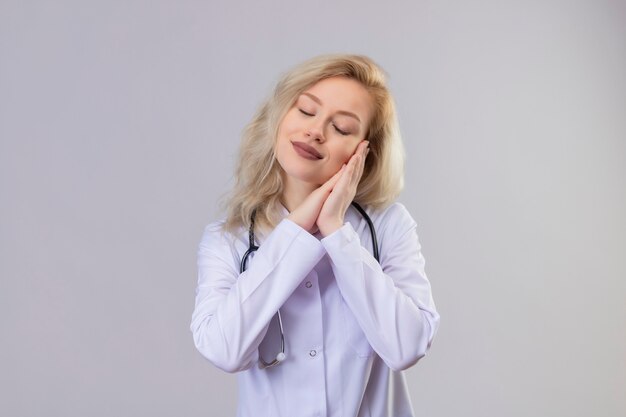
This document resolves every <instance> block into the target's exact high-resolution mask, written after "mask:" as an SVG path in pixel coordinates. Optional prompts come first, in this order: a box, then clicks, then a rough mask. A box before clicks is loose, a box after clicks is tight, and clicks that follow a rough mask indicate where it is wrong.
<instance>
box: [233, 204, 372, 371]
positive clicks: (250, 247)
mask: <svg viewBox="0 0 626 417" xmlns="http://www.w3.org/2000/svg"><path fill="white" fill-rule="evenodd" d="M352 206H353V207H354V208H355V209H356V210H357V211H358V212H359V213H361V216H363V218H364V219H365V221H366V222H367V225H368V227H369V229H370V235H371V237H372V252H373V255H374V258H375V259H376V261H378V262H379V263H380V259H379V255H378V240H377V239H376V230H375V229H374V223H372V219H370V216H368V215H367V213H366V212H365V210H363V207H361V206H360V205H359V204H357V203H355V202H354V201H353V202H352ZM255 216H256V209H255V210H253V211H252V215H251V216H250V229H249V230H248V243H249V245H248V250H247V251H246V253H244V254H243V258H241V264H240V265H239V273H243V272H244V271H245V270H246V268H247V266H248V257H249V256H250V254H251V253H252V252H255V251H257V250H258V249H259V246H258V245H255V244H254V218H255ZM276 314H277V315H278V326H279V327H280V353H278V355H276V359H274V360H273V361H271V362H266V361H265V360H263V358H262V357H261V355H259V362H260V363H259V367H260V368H269V367H270V366H274V365H278V364H279V363H280V362H282V361H283V360H284V359H285V333H284V332H283V320H282V318H281V316H280V309H278V311H277V312H276Z"/></svg>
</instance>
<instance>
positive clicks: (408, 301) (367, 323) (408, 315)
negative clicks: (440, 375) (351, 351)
mask: <svg viewBox="0 0 626 417" xmlns="http://www.w3.org/2000/svg"><path fill="white" fill-rule="evenodd" d="M383 216H384V217H383V218H382V220H381V222H380V225H379V226H378V227H377V228H378V230H377V232H378V233H379V235H378V241H379V244H380V264H379V263H378V262H377V261H376V259H374V257H373V256H372V255H371V254H370V253H369V252H368V251H367V250H366V249H365V248H364V247H363V246H361V243H360V240H359V235H358V234H357V233H356V231H355V230H354V229H353V227H352V225H351V224H350V223H345V224H344V225H343V226H342V227H341V228H340V229H338V230H337V231H335V232H334V233H332V234H330V235H329V236H327V237H325V238H324V239H322V240H321V242H322V244H323V246H324V248H325V250H326V252H327V253H328V255H329V258H330V262H331V267H332V269H333V273H334V275H335V280H336V282H337V286H338V287H339V290H340V292H341V295H342V297H343V298H344V300H345V302H346V304H347V305H348V307H349V308H350V310H351V311H352V313H353V314H354V316H355V318H356V320H357V323H358V324H359V326H360V327H361V329H362V330H363V333H364V334H365V336H366V338H367V340H368V342H369V344H370V345H371V347H372V348H373V349H374V351H375V352H376V353H377V354H378V355H379V356H380V357H381V359H382V360H383V361H384V362H385V363H386V364H387V366H389V367H390V368H391V369H393V370H402V369H406V368H408V367H410V366H412V365H413V364H415V363H416V362H417V361H418V360H419V359H420V358H421V357H423V356H424V355H425V354H426V351H427V350H428V348H429V347H430V344H431V342H432V340H433V337H434V335H435V333H436V331H437V328H438V326H439V314H438V313H437V310H436V308H435V304H434V301H433V298H432V294H431V287H430V283H429V281H428V279H427V277H426V274H425V272H424V263H425V262H424V257H423V256H422V253H421V250H420V249H421V246H420V243H419V239H418V236H417V233H416V223H415V221H414V220H413V219H412V218H411V216H410V214H409V213H408V211H407V210H406V209H405V208H404V206H402V205H401V204H399V203H396V204H394V205H392V206H391V207H390V208H389V209H388V210H387V211H386V212H385V213H384V214H383Z"/></svg>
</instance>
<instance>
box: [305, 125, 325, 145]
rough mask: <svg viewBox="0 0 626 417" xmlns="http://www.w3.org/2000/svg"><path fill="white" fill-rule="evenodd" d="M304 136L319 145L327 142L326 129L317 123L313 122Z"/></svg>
mask: <svg viewBox="0 0 626 417" xmlns="http://www.w3.org/2000/svg"><path fill="white" fill-rule="evenodd" d="M304 134H305V135H306V137H307V138H312V139H313V140H315V141H316V142H319V143H323V142H325V141H326V138H325V137H324V127H323V126H322V124H321V123H320V122H317V121H311V123H310V124H309V126H307V128H306V131H305V133H304Z"/></svg>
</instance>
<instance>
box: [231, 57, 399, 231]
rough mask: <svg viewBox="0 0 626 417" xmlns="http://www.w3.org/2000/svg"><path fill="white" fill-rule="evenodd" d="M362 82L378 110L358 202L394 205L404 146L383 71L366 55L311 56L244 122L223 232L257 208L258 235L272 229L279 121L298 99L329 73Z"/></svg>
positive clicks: (276, 215) (278, 182) (278, 180)
mask: <svg viewBox="0 0 626 417" xmlns="http://www.w3.org/2000/svg"><path fill="white" fill-rule="evenodd" d="M337 76H341V77H348V78H351V79H354V80H356V81H358V82H360V83H361V84H362V85H363V86H364V87H365V89H366V90H367V91H368V92H369V94H370V96H371V97H372V102H373V104H374V114H373V117H372V120H371V122H370V126H369V129H368V132H367V135H366V138H365V139H366V140H368V141H369V148H370V152H369V154H368V156H367V159H366V162H365V168H364V171H363V176H362V177H361V181H360V182H359V185H358V188H357V192H356V196H355V198H354V200H355V201H357V202H358V203H360V204H362V205H366V206H370V207H372V208H374V209H380V208H384V207H385V206H387V205H389V204H391V203H392V202H393V201H394V200H395V199H396V198H397V196H398V195H399V194H400V192H401V191H402V188H403V186H404V148H403V146H402V140H401V137H400V129H399V126H398V120H397V115H396V109H395V104H394V101H393V98H392V96H391V93H390V92H389V89H388V88H387V85H386V79H385V73H384V71H383V70H382V68H380V67H379V66H378V65H377V64H376V63H375V62H374V61H372V60H371V59H370V58H368V57H366V56H362V55H322V56H318V57H315V58H312V59H309V60H307V61H305V62H303V63H302V64H300V65H298V66H297V67H295V68H294V69H292V70H291V71H289V72H287V73H286V74H284V75H283V77H282V78H281V79H280V80H279V82H278V83H277V85H276V88H275V89H274V94H273V95H272V96H271V97H270V98H269V99H268V100H267V101H265V102H264V103H263V104H262V105H261V107H260V108H259V109H258V111H257V112H256V114H255V115H254V117H253V119H252V121H251V122H250V123H249V124H248V125H247V126H246V128H245V130H244V132H243V136H242V142H241V147H240V150H239V160H238V164H237V168H236V184H235V187H234V188H233V190H232V192H231V194H230V195H229V196H228V197H227V200H226V204H225V209H226V212H227V217H226V222H225V223H224V230H225V231H229V232H233V233H234V232H235V231H236V230H237V229H238V228H239V227H241V226H244V227H246V228H248V227H249V225H250V217H251V215H252V213H253V212H255V229H257V230H258V232H257V233H260V234H264V232H269V231H271V230H272V229H273V228H274V227H275V226H276V225H277V224H278V222H279V221H280V210H279V207H280V198H281V195H282V191H283V183H282V175H281V172H282V168H281V166H280V164H279V163H278V161H277V160H276V156H275V153H274V148H275V141H276V137H277V134H278V128H279V125H280V123H281V121H282V119H283V117H284V116H285V114H286V113H287V111H288V110H289V109H290V108H291V107H292V106H293V105H294V103H295V101H296V100H297V98H298V97H299V96H300V94H302V93H303V92H304V91H306V90H307V89H308V88H309V87H311V86H312V85H314V84H316V83H317V82H318V81H321V80H323V79H326V78H330V77H337Z"/></svg>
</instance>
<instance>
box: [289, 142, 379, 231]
mask: <svg viewBox="0 0 626 417" xmlns="http://www.w3.org/2000/svg"><path fill="white" fill-rule="evenodd" d="M368 145H369V142H367V141H362V142H361V143H359V145H358V146H357V148H356V151H355V152H354V154H353V155H352V156H351V157H350V160H349V161H348V163H347V164H344V165H343V166H342V167H341V169H340V170H339V171H338V172H337V173H336V174H335V175H333V176H332V177H331V178H330V179H329V180H328V181H326V182H325V183H324V184H322V185H321V186H320V187H319V188H317V189H315V190H314V191H313V192H312V193H311V194H309V196H308V197H307V198H306V199H305V200H304V201H303V202H302V204H300V205H299V206H298V207H297V208H296V209H295V210H293V211H292V212H291V213H290V214H289V216H288V218H289V219H290V220H292V221H293V222H295V223H296V224H298V225H299V226H300V227H302V228H303V229H305V230H308V231H309V232H311V233H314V232H315V231H316V230H317V229H319V231H320V233H321V234H322V236H324V237H326V236H328V235H330V234H331V233H333V232H334V231H336V230H337V229H339V228H340V227H341V226H342V225H343V223H344V217H345V214H346V211H347V210H348V206H350V203H352V200H353V199H354V196H355V195H356V191H357V186H358V185H359V181H360V180H361V176H362V175H363V168H364V166H365V158H366V157H367V154H368V152H369V148H368Z"/></svg>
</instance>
